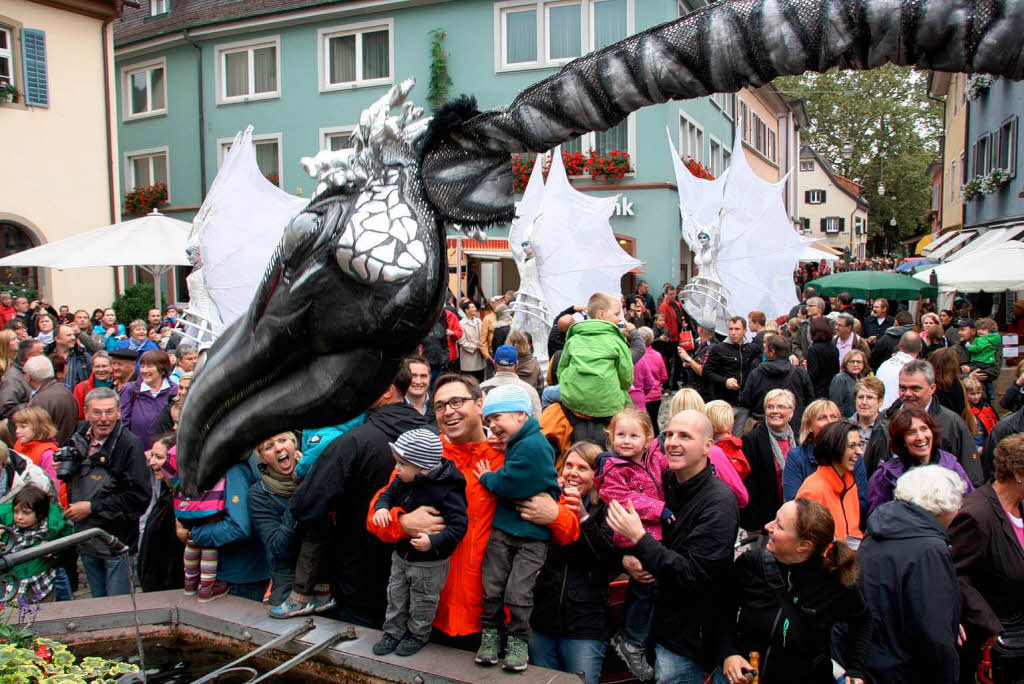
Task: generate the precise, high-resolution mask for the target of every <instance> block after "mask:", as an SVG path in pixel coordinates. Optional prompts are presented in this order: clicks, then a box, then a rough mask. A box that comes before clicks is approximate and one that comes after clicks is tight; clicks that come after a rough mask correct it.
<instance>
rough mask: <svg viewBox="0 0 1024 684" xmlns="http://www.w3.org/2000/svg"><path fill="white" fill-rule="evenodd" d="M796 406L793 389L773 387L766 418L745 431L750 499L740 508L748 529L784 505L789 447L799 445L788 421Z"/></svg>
mask: <svg viewBox="0 0 1024 684" xmlns="http://www.w3.org/2000/svg"><path fill="white" fill-rule="evenodd" d="M795 406H796V397H795V396H793V393H792V392H790V391H789V390H784V389H773V390H771V391H770V392H768V394H766V395H765V397H764V418H765V422H763V423H758V425H757V427H755V428H754V429H753V430H751V431H750V432H748V433H747V434H745V435H743V454H744V455H745V456H746V457H747V462H748V463H749V464H750V474H749V475H747V477H746V479H744V480H743V484H744V485H745V486H746V488H747V494H748V495H749V496H750V502H749V503H748V504H747V506H746V508H744V509H743V510H742V511H740V526H741V527H742V528H743V529H744V530H747V531H748V532H752V533H757V532H760V531H761V529H762V528H764V526H765V525H766V524H768V523H769V522H771V521H772V520H774V519H775V513H776V511H778V510H779V507H780V506H781V505H782V501H783V499H782V473H783V471H784V470H785V468H786V457H787V455H788V454H789V450H790V449H792V448H794V447H796V438H795V437H794V436H793V428H792V427H790V425H789V421H790V420H792V418H793V410H794V408H795Z"/></svg>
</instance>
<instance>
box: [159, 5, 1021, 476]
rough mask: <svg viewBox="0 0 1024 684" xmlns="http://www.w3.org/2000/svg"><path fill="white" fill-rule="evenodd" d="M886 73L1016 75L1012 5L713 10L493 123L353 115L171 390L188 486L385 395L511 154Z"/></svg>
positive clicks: (502, 215)
mask: <svg viewBox="0 0 1024 684" xmlns="http://www.w3.org/2000/svg"><path fill="white" fill-rule="evenodd" d="M886 63H894V64H900V65H913V66H916V67H919V68H922V69H936V70H940V71H961V72H977V73H989V74H996V75H1001V76H1006V77H1009V78H1013V79H1020V78H1022V77H1024V0H727V1H724V2H716V3H713V4H710V5H708V6H707V7H705V8H703V9H701V10H699V11H697V12H694V13H692V14H689V15H687V16H685V17H683V18H681V19H679V20H676V21H673V22H669V23H666V24H662V25H660V26H656V27H653V28H651V29H649V30H646V31H644V32H642V33H639V34H636V35H634V36H630V37H629V38H626V39H625V40H623V41H621V42H619V43H616V44H614V45H610V46H608V47H606V48H604V49H602V50H599V51H596V52H593V53H590V54H588V55H586V56H584V57H581V58H579V59H577V60H575V61H573V62H571V63H569V64H567V65H566V66H565V67H563V68H562V69H561V70H560V71H559V72H558V73H556V74H554V75H552V76H551V77H549V78H547V79H545V80H543V81H541V82H539V83H537V84H536V85H534V86H532V87H530V88H528V89H526V90H524V91H523V92H522V93H520V94H519V96H518V97H516V98H515V100H514V101H513V102H512V103H511V104H510V105H508V106H506V107H503V108H500V109H496V110H492V111H488V112H479V111H477V110H476V108H475V103H474V102H473V101H472V100H471V99H468V98H463V99H461V100H459V101H457V102H454V103H452V104H450V105H447V106H446V107H444V108H442V109H441V110H439V111H438V112H436V113H435V115H434V116H433V118H431V119H428V118H427V117H425V116H424V114H423V112H422V110H419V109H418V108H416V107H414V106H412V105H411V104H410V103H408V102H407V101H406V99H407V96H408V94H409V91H410V89H411V87H412V84H411V82H405V83H403V84H400V85H397V86H395V87H394V88H392V89H391V91H390V92H389V93H388V94H387V96H385V97H384V98H382V99H381V100H379V101H378V102H376V103H375V104H374V105H373V106H372V107H370V108H369V109H368V110H367V111H366V112H364V113H363V116H362V117H361V120H360V126H359V129H358V130H357V132H356V134H355V138H356V139H355V149H354V150H352V151H346V152H344V153H341V154H334V155H325V156H318V157H317V158H315V159H313V160H309V161H308V162H307V167H308V170H309V171H310V172H311V173H312V174H313V175H315V176H316V178H317V179H318V187H317V190H316V193H315V195H314V196H313V198H312V200H311V201H310V203H309V205H308V206H307V207H306V208H305V210H304V211H303V212H302V213H301V214H299V215H298V216H296V217H295V218H294V219H293V220H292V221H291V223H290V224H289V226H288V227H287V229H286V230H285V232H284V236H283V238H282V240H281V243H280V245H279V247H278V249H277V251H276V253H275V255H274V257H273V259H272V261H271V264H270V266H269V268H268V270H267V273H266V276H265V278H264V280H263V283H262V285H261V286H260V288H259V291H258V292H257V294H256V296H255V298H254V300H253V302H252V304H251V306H250V308H249V311H248V313H247V314H246V315H245V316H243V318H242V320H240V321H239V322H238V323H237V324H236V325H235V326H234V327H233V328H232V329H231V330H230V331H229V332H228V333H226V334H225V335H224V336H223V337H222V338H221V339H220V340H218V341H217V343H216V344H215V345H214V346H213V348H212V349H211V350H210V354H209V358H208V359H207V361H206V364H205V367H203V368H202V369H201V371H200V372H199V373H198V375H197V377H196V379H195V381H194V382H193V384H192V388H191V391H190V392H189V396H188V400H187V402H186V404H185V407H184V411H183V413H182V417H181V423H180V430H179V435H180V441H179V447H178V458H179V463H180V464H181V468H182V472H183V475H184V481H185V485H186V487H187V488H188V489H189V490H190V491H196V490H197V489H205V488H207V487H209V486H211V485H212V484H213V483H214V482H215V481H216V480H217V479H218V478H219V477H220V476H221V475H223V473H224V472H225V471H226V470H227V468H228V467H229V466H230V465H231V464H232V463H235V462H237V461H238V460H239V458H241V457H243V456H244V455H245V454H246V453H247V452H248V449H249V448H251V447H252V446H253V445H254V444H256V443H257V442H258V441H259V440H261V439H264V438H266V437H268V436H270V435H273V434H275V433H278V432H281V431H283V430H287V429H292V428H296V427H317V426H324V425H333V424H337V423H340V422H342V421H344V420H347V419H349V418H351V417H352V416H354V415H356V414H358V413H359V412H361V411H363V410H364V409H365V408H366V407H367V406H369V405H370V404H371V403H372V402H373V401H374V400H375V399H376V398H377V397H378V396H379V395H380V394H381V393H382V392H383V390H384V389H386V387H387V385H388V383H389V381H390V380H391V378H392V377H393V376H394V373H395V372H396V370H397V367H398V364H399V362H400V360H401V358H402V357H403V356H404V355H405V354H407V353H409V352H410V351H411V350H412V349H413V348H414V347H415V346H416V345H417V344H418V342H419V340H420V339H421V338H422V336H423V334H424V333H425V332H426V330H427V329H428V328H429V326H430V325H431V324H432V322H433V321H434V320H435V319H436V316H437V315H438V314H439V311H440V308H441V304H442V300H443V296H444V292H445V289H446V286H447V282H446V281H447V264H446V258H445V255H446V251H445V239H446V234H447V231H448V229H449V228H450V227H453V226H458V227H459V228H461V229H463V230H475V229H478V228H480V227H483V226H487V225H489V224H495V223H501V222H508V221H510V220H511V219H512V218H513V204H512V175H511V168H510V164H509V156H510V154H512V153H517V152H518V153H522V152H542V151H545V150H548V149H550V148H552V147H554V146H555V145H557V144H559V143H563V142H565V141H567V140H570V139H572V138H574V137H576V136H578V135H580V134H582V133H585V132H587V131H595V130H606V129H608V128H610V127H612V126H614V125H616V124H617V123H619V122H620V121H622V120H623V119H624V118H625V117H626V116H627V115H628V114H629V113H630V112H632V111H635V110H637V109H640V108H641V107H646V106H648V105H653V104H658V103H663V102H666V101H668V100H670V99H674V100H681V99H688V98H694V97H701V96H704V95H708V94H711V93H715V92H732V91H736V90H738V89H740V88H742V87H744V86H759V85H763V84H765V83H768V82H770V81H771V80H772V79H774V78H775V77H777V76H784V75H797V74H801V73H803V72H805V71H819V72H822V71H826V70H828V69H830V68H833V67H840V68H845V69H871V68H874V67H878V66H881V65H883V64H886ZM395 107H400V108H401V109H400V110H399V112H398V113H397V114H391V110H392V109H393V108H395Z"/></svg>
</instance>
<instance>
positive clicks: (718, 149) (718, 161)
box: [708, 136, 731, 178]
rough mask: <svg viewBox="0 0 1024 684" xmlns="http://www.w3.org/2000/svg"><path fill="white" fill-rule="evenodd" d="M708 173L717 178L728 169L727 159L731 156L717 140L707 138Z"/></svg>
mask: <svg viewBox="0 0 1024 684" xmlns="http://www.w3.org/2000/svg"><path fill="white" fill-rule="evenodd" d="M708 152H709V154H708V171H710V172H711V175H712V176H714V177H715V178H718V177H719V176H721V175H722V174H723V173H725V170H726V169H727V168H729V157H730V156H731V155H730V154H729V152H728V151H726V149H725V147H724V146H723V145H722V143H720V142H719V141H718V140H715V139H714V138H713V137H711V136H708Z"/></svg>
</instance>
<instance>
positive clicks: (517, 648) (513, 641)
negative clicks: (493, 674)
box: [501, 636, 529, 672]
mask: <svg viewBox="0 0 1024 684" xmlns="http://www.w3.org/2000/svg"><path fill="white" fill-rule="evenodd" d="M528 662H529V657H528V656H527V652H526V641H525V640H523V639H520V638H519V637H514V636H510V637H509V638H508V643H507V644H505V660H503V661H502V662H501V666H502V667H503V668H505V669H506V670H512V671H514V672H522V671H523V670H525V669H526V664H527V663H528Z"/></svg>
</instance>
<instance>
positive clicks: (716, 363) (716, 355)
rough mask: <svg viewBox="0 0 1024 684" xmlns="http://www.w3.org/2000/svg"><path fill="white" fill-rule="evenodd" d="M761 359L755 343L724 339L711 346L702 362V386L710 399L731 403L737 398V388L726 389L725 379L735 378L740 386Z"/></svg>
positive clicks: (738, 394)
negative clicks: (735, 342)
mask: <svg viewBox="0 0 1024 684" xmlns="http://www.w3.org/2000/svg"><path fill="white" fill-rule="evenodd" d="M760 361H761V348H760V347H758V346H757V345H755V344H751V343H745V344H733V343H732V342H729V341H725V342H719V343H718V344H716V345H714V346H713V347H711V353H710V354H708V360H707V361H705V362H704V387H705V389H706V390H707V391H708V393H709V394H710V395H711V398H712V399H722V400H724V401H727V402H729V403H730V404H732V405H734V406H735V405H736V403H737V401H738V400H739V396H740V392H739V390H731V389H727V388H726V386H725V381H726V380H728V379H729V378H735V379H736V380H737V381H739V384H740V387H741V388H742V387H743V382H744V380H746V378H747V376H748V375H749V374H750V370H751V369H752V368H754V367H755V366H756V365H757V364H758V363H760Z"/></svg>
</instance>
